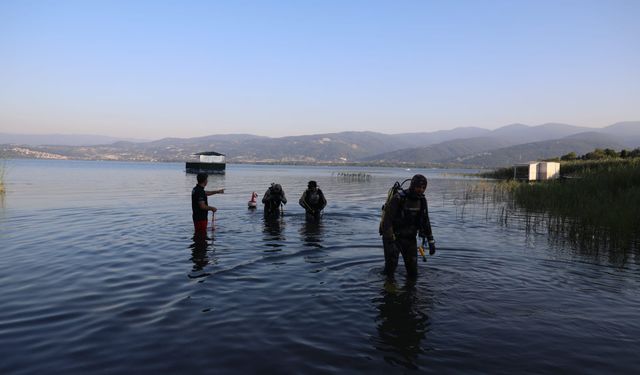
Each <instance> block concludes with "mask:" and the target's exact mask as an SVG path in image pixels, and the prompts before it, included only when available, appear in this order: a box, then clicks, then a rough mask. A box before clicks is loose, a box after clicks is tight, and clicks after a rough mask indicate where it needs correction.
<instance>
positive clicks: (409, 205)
mask: <svg viewBox="0 0 640 375" xmlns="http://www.w3.org/2000/svg"><path fill="white" fill-rule="evenodd" d="M426 190H427V178H426V177H424V176H423V175H421V174H417V175H415V176H413V178H412V179H411V185H410V186H409V189H408V190H403V189H402V188H401V184H398V183H396V185H394V187H393V188H392V190H391V191H390V193H389V195H390V196H389V197H388V201H387V203H386V204H385V205H384V208H383V214H382V220H381V221H380V234H381V235H382V243H383V245H384V273H385V274H386V275H387V277H388V278H390V279H393V278H394V274H395V271H396V268H397V266H398V257H399V255H400V254H402V258H403V259H404V266H405V268H406V270H407V277H408V278H410V279H415V278H417V277H418V254H417V242H416V234H419V235H420V237H422V239H423V243H424V242H425V240H427V241H429V254H430V255H433V254H435V252H436V244H435V241H434V239H433V234H432V233H431V222H430V220H429V210H428V207H427V199H426V198H425V196H424V193H425V191H426Z"/></svg>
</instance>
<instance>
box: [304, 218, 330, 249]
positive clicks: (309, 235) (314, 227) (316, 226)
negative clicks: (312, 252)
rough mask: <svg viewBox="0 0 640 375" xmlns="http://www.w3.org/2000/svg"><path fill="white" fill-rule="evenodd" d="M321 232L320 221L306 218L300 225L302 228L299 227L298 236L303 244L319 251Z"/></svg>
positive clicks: (322, 228)
mask: <svg viewBox="0 0 640 375" xmlns="http://www.w3.org/2000/svg"><path fill="white" fill-rule="evenodd" d="M323 230H324V226H323V225H322V219H319V218H306V220H305V221H304V223H302V227H300V236H301V237H302V241H303V244H304V245H305V246H309V247H317V248H320V249H321V248H322V242H323V238H322V236H323Z"/></svg>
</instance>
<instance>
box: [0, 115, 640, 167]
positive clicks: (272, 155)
mask: <svg viewBox="0 0 640 375" xmlns="http://www.w3.org/2000/svg"><path fill="white" fill-rule="evenodd" d="M7 139H9V140H11V139H12V138H10V137H7V135H5V134H0V143H2V145H0V157H5V158H20V157H31V158H62V159H65V158H69V159H88V160H146V161H184V160H187V159H189V158H190V157H191V155H192V154H193V153H195V152H200V151H212V150H213V151H218V152H222V153H224V154H226V155H227V159H228V161H230V162H268V163H308V164H315V163H362V164H374V165H413V166H419V165H422V166H443V167H446V166H467V167H497V166H504V165H509V164H512V163H516V162H523V161H529V160H535V159H542V158H550V157H555V156H560V155H563V154H566V153H569V152H572V151H573V152H576V153H578V154H583V153H586V152H589V151H592V150H593V149H594V148H613V149H616V150H620V149H622V148H627V149H633V148H637V147H640V121H637V122H621V123H616V124H613V125H611V126H608V127H605V128H599V129H595V128H587V127H580V126H573V125H567V124H555V123H549V124H543V125H538V126H527V125H523V124H512V125H507V126H504V127H501V128H498V129H495V130H488V129H482V128H477V127H466V128H456V129H452V130H443V131H436V132H422V133H404V134H382V133H376V132H341V133H327V134H314V135H304V136H293V137H280V138H271V137H263V136H256V135H251V134H230V135H211V136H206V137H197V138H164V139H160V140H156V141H150V142H138V141H126V140H117V141H115V142H106V143H105V144H89V143H86V144H84V145H77V144H75V145H68V144H52V143H54V142H50V143H49V142H44V143H41V142H40V141H38V142H37V143H28V142H9V141H7ZM33 139H35V140H38V138H33ZM51 140H52V141H53V140H56V138H51ZM94 140H95V139H94ZM67 141H69V142H71V139H67ZM76 141H79V139H76Z"/></svg>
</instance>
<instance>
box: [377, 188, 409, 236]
mask: <svg viewBox="0 0 640 375" xmlns="http://www.w3.org/2000/svg"><path fill="white" fill-rule="evenodd" d="M407 181H411V179H410V178H408V179H406V180H404V181H402V183H400V182H398V181H396V182H395V183H394V184H393V186H392V187H391V189H389V191H388V192H387V200H386V201H385V202H384V204H383V205H382V215H380V226H379V228H378V231H379V232H380V235H382V224H383V222H384V213H385V208H386V207H387V205H388V204H389V202H391V199H392V198H393V197H394V195H396V193H398V192H403V193H404V192H405V190H404V189H403V188H402V186H403V185H404V184H405V183H406V182H407Z"/></svg>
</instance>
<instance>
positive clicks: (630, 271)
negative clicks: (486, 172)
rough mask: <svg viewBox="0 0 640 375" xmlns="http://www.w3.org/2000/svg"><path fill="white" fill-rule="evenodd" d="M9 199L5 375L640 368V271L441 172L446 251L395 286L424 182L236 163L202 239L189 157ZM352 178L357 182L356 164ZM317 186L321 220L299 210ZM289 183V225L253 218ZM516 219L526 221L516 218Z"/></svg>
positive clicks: (434, 200)
mask: <svg viewBox="0 0 640 375" xmlns="http://www.w3.org/2000/svg"><path fill="white" fill-rule="evenodd" d="M6 167H7V169H8V171H7V174H6V178H7V180H8V186H7V189H8V192H7V193H6V194H5V196H4V198H3V199H2V201H0V204H1V206H0V306H2V308H1V309H0V358H1V359H0V373H2V374H33V373H51V374H53V373H56V374H88V373H96V374H100V373H122V374H124V373H136V374H144V373H194V374H197V373H326V372H336V373H337V372H341V373H353V372H360V373H394V372H395V373H405V372H414V371H415V372H418V371H419V372H427V373H443V372H444V373H450V372H459V373H493V374H495V373H509V374H511V373H514V372H517V373H582V374H601V373H607V374H609V373H637V372H638V371H639V370H640V359H639V358H640V357H639V356H638V353H639V352H640V339H639V338H640V318H638V316H639V312H640V272H639V271H640V269H639V267H638V263H639V262H638V260H637V258H635V257H633V256H629V255H627V256H625V257H624V259H622V260H621V259H619V258H618V257H615V256H611V254H592V253H584V252H581V251H580V250H579V249H573V248H571V247H569V245H562V244H561V243H559V242H558V241H551V240H550V238H549V237H548V235H547V234H546V233H542V232H541V233H536V232H535V231H533V232H532V231H527V230H525V229H524V228H523V227H522V226H521V225H507V226H505V225H500V224H498V222H497V220H493V219H492V218H491V215H490V214H489V212H488V209H487V211H485V208H484V207H483V206H481V205H477V206H474V205H473V204H466V205H464V206H461V204H460V202H459V200H458V197H459V196H460V192H462V191H464V189H465V188H466V186H468V184H471V183H474V181H472V180H469V179H464V178H462V177H458V176H456V175H452V174H451V173H450V171H449V172H448V173H447V174H445V173H442V171H438V170H424V171H421V172H422V173H425V174H426V175H427V177H428V178H429V181H430V182H429V189H428V193H427V196H428V200H429V204H430V212H431V218H432V223H433V227H434V235H435V238H436V240H437V244H438V246H439V249H438V253H437V254H436V256H433V257H430V258H429V260H428V262H427V263H422V262H420V265H419V267H420V270H419V271H420V277H419V280H418V282H417V284H416V285H415V287H412V286H410V285H405V282H404V280H405V277H404V270H403V268H402V266H401V267H399V276H398V278H397V284H396V285H389V284H385V280H384V278H383V277H382V276H381V275H380V272H381V270H382V266H383V255H382V254H383V253H382V246H381V241H380V238H379V236H378V233H377V230H378V220H379V215H380V206H381V205H382V203H383V200H384V197H385V195H386V191H387V189H388V188H389V186H390V185H391V184H392V183H393V181H395V180H397V179H404V178H406V177H410V176H411V175H412V174H413V173H415V172H416V171H405V170H402V169H364V170H365V171H367V172H368V173H370V174H371V175H372V176H373V178H372V179H371V180H370V181H365V182H354V181H347V180H341V179H337V178H335V177H332V172H336V171H339V170H341V169H340V168H336V167H328V168H320V167H317V168H311V167H280V166H236V165H230V166H228V170H227V174H226V175H225V176H212V177H210V184H209V187H208V188H210V189H213V188H220V187H223V188H225V189H226V193H225V194H224V195H221V196H218V195H216V196H213V197H211V198H210V202H211V203H212V204H213V205H215V206H217V207H218V208H219V212H218V214H217V219H216V231H215V232H210V233H209V236H210V237H211V238H210V240H208V241H206V242H205V243H199V242H196V243H194V241H193V238H192V237H193V236H192V235H193V227H192V223H191V212H190V210H191V207H190V191H191V188H192V187H193V185H194V184H195V182H194V180H195V178H194V176H193V175H186V174H185V173H184V171H183V165H182V164H149V163H109V162H80V161H26V160H25V161H9V162H7V164H6ZM349 170H355V169H354V168H349ZM309 179H316V180H317V181H318V182H319V184H320V186H321V188H322V189H323V190H324V192H325V195H326V196H327V199H328V201H329V205H328V207H327V208H326V210H325V215H324V217H323V218H322V220H321V222H320V223H319V224H311V223H306V222H305V219H304V213H303V210H302V208H300V207H299V206H298V205H297V200H298V198H299V196H300V194H301V193H302V191H303V190H304V187H305V186H306V182H307V180H309ZM270 182H279V183H281V184H282V185H283V187H284V188H285V191H286V193H287V195H288V198H289V201H290V203H289V205H287V207H286V210H285V215H284V217H283V218H282V219H281V220H276V221H275V222H265V221H264V219H263V217H262V211H261V209H259V210H258V211H254V212H252V211H249V210H247V209H246V201H247V200H248V199H249V197H250V194H251V192H252V191H256V192H258V194H260V196H262V194H263V192H264V190H265V189H266V187H267V186H268V184H269V183H270ZM512 220H515V221H516V223H517V221H518V217H515V218H512Z"/></svg>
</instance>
